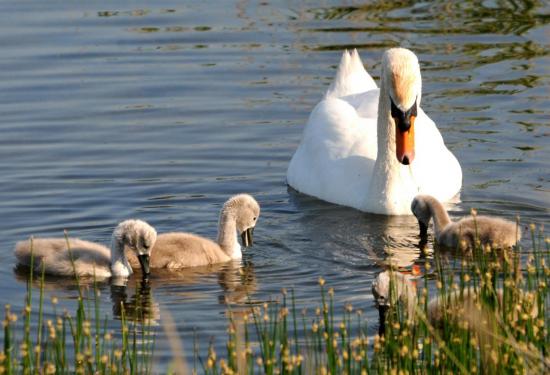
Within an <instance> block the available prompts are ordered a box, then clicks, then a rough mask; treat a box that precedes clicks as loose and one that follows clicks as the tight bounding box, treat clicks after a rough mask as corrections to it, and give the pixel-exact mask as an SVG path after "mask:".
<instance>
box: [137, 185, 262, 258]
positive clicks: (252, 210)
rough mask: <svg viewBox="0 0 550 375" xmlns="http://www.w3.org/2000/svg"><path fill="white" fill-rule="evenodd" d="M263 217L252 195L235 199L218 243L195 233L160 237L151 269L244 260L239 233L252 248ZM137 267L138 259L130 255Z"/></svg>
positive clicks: (226, 207)
mask: <svg viewBox="0 0 550 375" xmlns="http://www.w3.org/2000/svg"><path fill="white" fill-rule="evenodd" d="M259 216H260V206H259V204H258V202H256V200H255V199H254V198H253V197H252V196H250V195H248V194H239V195H235V196H233V197H231V198H229V200H228V201H227V202H225V204H224V205H223V208H222V210H221V212H220V220H219V225H218V239H217V243H216V242H214V241H211V240H209V239H207V238H204V237H200V236H197V235H195V234H191V233H184V232H174V233H164V234H160V235H159V236H158V238H157V242H156V244H155V246H154V248H153V251H152V254H151V268H169V269H178V268H187V267H197V266H205V265H209V264H214V263H221V262H227V261H229V260H232V259H240V258H242V253H241V245H240V244H239V241H238V239H237V233H239V234H240V235H241V238H242V243H243V246H249V245H252V234H253V232H254V227H255V225H256V222H257V221H258V217H259ZM127 256H128V260H129V261H130V264H131V265H132V266H133V267H137V260H136V258H135V256H134V255H132V254H131V253H127Z"/></svg>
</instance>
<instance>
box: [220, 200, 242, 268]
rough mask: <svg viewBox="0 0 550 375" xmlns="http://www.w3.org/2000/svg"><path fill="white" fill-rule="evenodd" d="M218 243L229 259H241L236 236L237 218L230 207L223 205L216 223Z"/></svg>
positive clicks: (239, 246)
mask: <svg viewBox="0 0 550 375" xmlns="http://www.w3.org/2000/svg"><path fill="white" fill-rule="evenodd" d="M218 245H220V247H221V248H222V250H223V251H224V252H225V253H226V254H227V256H228V257H230V258H231V259H241V258H242V256H243V255H242V252H241V245H240V244H239V240H238V238H237V219H236V217H235V213H234V212H233V210H232V207H230V206H229V207H228V206H227V205H225V206H224V207H223V208H222V211H221V212H220V221H219V223H218Z"/></svg>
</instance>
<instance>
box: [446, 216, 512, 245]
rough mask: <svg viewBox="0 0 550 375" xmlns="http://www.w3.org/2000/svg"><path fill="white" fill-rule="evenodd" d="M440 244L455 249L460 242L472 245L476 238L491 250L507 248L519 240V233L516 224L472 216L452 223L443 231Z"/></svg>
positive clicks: (487, 217) (492, 218) (493, 218)
mask: <svg viewBox="0 0 550 375" xmlns="http://www.w3.org/2000/svg"><path fill="white" fill-rule="evenodd" d="M440 237H441V238H440V242H441V243H442V244H443V245H445V246H451V247H455V246H456V245H457V241H458V243H460V241H465V242H466V245H467V246H469V247H471V246H473V245H474V243H475V240H476V238H477V239H479V241H480V243H481V244H483V245H490V246H491V247H492V248H495V249H498V248H509V247H512V246H514V245H515V244H516V243H517V241H519V240H520V239H521V231H520V230H519V228H518V226H517V224H516V223H513V222H511V221H508V220H504V219H500V218H497V217H489V216H476V218H475V220H474V218H473V217H472V216H469V217H465V218H463V219H461V220H459V221H457V222H456V223H452V224H450V225H448V226H447V228H445V229H444V230H443V232H442V233H441V236H440Z"/></svg>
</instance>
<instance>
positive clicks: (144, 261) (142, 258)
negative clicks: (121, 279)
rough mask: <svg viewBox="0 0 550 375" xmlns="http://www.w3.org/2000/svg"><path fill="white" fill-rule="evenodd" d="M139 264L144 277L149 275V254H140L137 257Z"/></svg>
mask: <svg viewBox="0 0 550 375" xmlns="http://www.w3.org/2000/svg"><path fill="white" fill-rule="evenodd" d="M138 259H139V264H140V265H141V270H142V272H143V275H144V276H147V275H149V273H150V272H149V271H150V270H149V254H140V255H138Z"/></svg>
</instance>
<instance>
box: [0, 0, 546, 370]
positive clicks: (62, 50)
mask: <svg viewBox="0 0 550 375" xmlns="http://www.w3.org/2000/svg"><path fill="white" fill-rule="evenodd" d="M0 10H1V12H0V14H1V15H0V18H1V22H0V44H1V45H2V57H1V58H0V72H1V73H0V75H1V79H0V114H1V121H0V134H1V136H0V146H1V147H0V172H1V175H2V184H0V194H1V197H2V199H1V200H0V210H1V212H2V217H3V218H2V220H1V222H0V223H1V224H0V231H1V233H2V235H3V241H2V244H1V246H0V269H1V270H2V272H0V283H1V285H2V291H1V294H0V296H1V297H0V302H1V303H2V304H4V303H8V302H9V303H11V304H12V305H13V306H14V309H15V310H16V311H20V310H21V309H22V306H23V296H24V293H25V283H24V280H25V274H20V273H18V272H15V271H14V265H15V264H14V258H13V255H12V250H13V245H14V243H15V242H16V241H17V240H20V239H25V238H27V237H28V236H30V235H35V236H60V235H62V230H63V229H67V230H68V231H69V233H70V234H71V235H73V236H79V237H83V238H86V239H89V240H94V241H99V242H103V243H108V242H109V239H110V234H111V232H112V229H113V227H114V226H115V225H116V223H117V222H118V221H120V220H122V219H125V218H129V217H139V218H142V219H145V220H147V221H149V222H150V223H151V224H153V225H154V226H155V227H156V228H157V230H158V231H160V232H164V231H174V230H187V231H192V232H195V233H198V234H201V235H204V236H207V237H211V238H214V237H215V236H216V229H217V216H218V212H219V209H220V207H221V205H222V204H223V202H224V201H225V200H226V198H227V197H229V196H230V195H231V194H234V193H238V192H249V193H251V194H253V195H254V196H255V197H256V198H257V199H258V201H259V202H260V204H261V206H262V215H261V218H260V222H259V225H258V227H257V229H256V232H255V239H256V243H255V244H254V247H252V248H250V249H249V250H247V251H246V253H245V256H244V260H243V262H242V263H237V264H229V265H227V264H226V265H221V266H216V267H212V268H205V269H196V270H191V271H185V272H179V273H170V274H162V275H158V274H157V275H154V276H153V279H152V280H151V283H150V285H148V286H146V287H140V286H139V285H138V286H137V288H136V282H137V281H138V280H137V279H131V280H130V282H129V286H128V288H124V287H117V286H110V285H109V284H108V283H107V284H103V285H101V291H102V297H101V299H102V309H103V310H104V311H103V313H105V314H107V315H108V316H110V317H111V316H117V314H119V308H118V307H117V306H119V304H120V301H123V302H125V304H126V305H127V307H128V308H130V309H131V308H132V306H134V305H135V304H136V299H137V297H136V294H138V295H139V294H140V293H141V294H145V295H148V296H149V295H150V296H151V297H152V302H151V303H150V306H149V309H150V314H151V317H152V319H153V320H154V321H155V322H156V323H158V324H159V327H160V326H162V324H163V323H164V322H165V321H166V317H167V316H168V314H169V316H170V317H171V319H172V320H173V321H174V322H175V324H176V326H177V331H178V333H179V335H180V337H181V338H182V342H183V345H184V348H185V349H186V350H187V351H186V354H187V356H188V359H189V360H191V359H190V358H191V357H192V342H193V334H194V332H196V334H197V336H198V337H199V338H200V339H201V340H200V341H201V342H202V343H203V345H204V346H205V345H206V344H207V342H208V340H209V339H210V338H211V337H213V338H214V342H215V344H216V345H218V346H220V347H222V345H223V342H224V335H225V326H226V317H225V315H224V311H225V304H226V303H231V304H232V306H233V309H239V308H243V307H244V306H245V303H246V301H247V298H246V295H247V291H248V293H249V294H250V297H251V299H252V301H253V302H258V301H265V300H269V299H271V298H272V297H275V296H277V295H278V293H279V291H280V289H281V288H282V287H287V288H290V287H295V288H296V296H297V298H298V299H299V300H300V301H303V304H304V305H309V306H310V307H315V306H316V305H315V304H314V303H311V301H315V300H316V299H317V295H318V286H317V278H318V277H319V276H324V277H325V278H326V279H327V282H328V283H329V285H330V286H333V287H334V288H335V290H336V299H337V302H338V303H340V302H343V301H349V302H352V303H353V304H354V306H355V307H359V308H362V309H364V311H365V315H366V317H367V319H368V320H369V322H370V323H371V324H370V326H369V327H370V328H369V330H370V332H372V333H374V332H376V330H377V318H378V314H377V311H376V310H375V309H374V307H373V301H372V297H371V294H370V283H371V280H372V278H373V277H374V276H375V275H376V273H377V272H379V271H380V266H379V264H378V260H379V259H382V258H384V257H385V256H386V254H387V253H388V252H395V253H398V254H399V255H400V256H399V259H400V260H401V263H402V264H401V265H402V266H403V267H410V266H411V265H412V264H413V263H414V262H415V259H416V258H417V256H418V254H417V243H418V237H417V232H418V229H417V226H416V223H415V221H414V220H413V218H411V217H384V216H377V215H369V214H364V213H361V212H357V211H354V210H352V209H348V208H343V207H339V206H335V205H330V204H326V203H323V202H320V201H317V200H315V199H312V198H309V197H306V196H303V195H300V194H297V193H295V192H293V191H292V190H290V189H288V188H287V186H286V184H285V172H286V167H287V164H288V161H289V160H290V157H291V156H292V153H293V152H294V150H295V148H296V146H297V144H298V142H299V140H300V137H301V132H302V130H303V126H304V124H305V122H306V120H307V116H308V114H309V111H310V110H311V109H312V108H313V106H314V105H315V104H316V102H317V101H318V100H319V99H320V98H321V97H322V95H323V93H324V91H325V90H326V89H327V87H328V85H329V83H330V82H331V79H332V77H333V75H334V74H335V68H336V65H337V63H338V61H339V58H340V55H341V53H342V51H343V49H345V48H358V49H359V52H360V54H361V56H362V58H363V62H364V64H365V66H366V68H367V69H368V71H369V72H371V74H372V75H373V76H375V78H377V77H378V74H379V69H380V57H381V55H382V53H383V51H384V50H385V49H386V48H388V47H392V46H398V45H401V46H404V47H408V48H411V49H412V50H413V51H414V52H415V53H417V55H418V56H419V59H420V61H421V65H422V74H423V93H424V94H423V101H422V105H423V108H424V110H425V111H426V112H427V113H428V114H429V115H430V116H431V117H432V119H434V120H435V122H436V123H437V124H438V126H439V129H440V130H441V133H442V134H443V137H444V139H445V142H446V144H447V145H448V147H449V148H450V149H451V150H452V151H453V152H454V153H455V155H456V156H457V158H458V160H459V161H460V163H461V164H462V167H463V173H464V181H463V189H462V192H461V200H462V202H461V203H460V204H458V205H456V206H454V207H453V208H452V212H451V213H452V215H453V216H454V217H457V216H460V215H461V214H464V213H466V212H468V211H469V208H470V207H477V208H478V209H479V211H481V212H483V213H490V214H495V215H499V216H505V217H510V218H513V217H514V216H515V215H517V214H519V215H520V216H521V218H522V221H523V222H524V223H529V222H536V223H544V222H548V214H549V212H550V168H549V166H550V161H549V160H550V145H549V140H550V127H549V126H548V125H549V123H550V110H549V108H550V90H549V88H550V68H549V66H550V57H549V55H550V26H549V24H550V7H549V6H548V3H547V2H544V1H484V2H479V1H475V2H474V1H464V2H439V1H436V2H419V3H414V2H408V1H399V2H394V1H387V2H386V1H374V2H367V3H366V4H361V3H359V2H353V1H348V2H337V1H322V2H319V1H276V0H274V1H270V0H268V1H263V2H257V1H235V2H230V1H224V2H219V1H200V2H193V1H189V2H167V1H155V2H151V3H149V4H147V3H142V2H139V1H138V2H136V1H131V2H125V1H116V2H82V3H81V4H76V3H75V2H67V1H48V2H41V1H34V2H32V1H29V2H3V3H2V4H0ZM524 244H526V245H528V241H526V242H524ZM417 262H420V261H417ZM47 290H48V295H56V296H58V297H59V298H60V299H61V301H62V303H67V304H68V305H70V300H72V299H74V298H75V297H76V295H77V293H76V291H75V289H74V285H73V283H72V282H71V281H68V280H62V281H59V280H56V279H48V283H47ZM308 302H310V303H309V304H308ZM48 309H49V307H48ZM47 313H48V314H50V313H51V310H48V311H47ZM110 324H112V326H113V327H116V326H117V324H118V323H116V320H112V321H111V323H110ZM158 332H159V338H158V339H157V347H156V350H157V357H156V361H157V363H158V364H159V366H166V365H167V363H168V361H169V359H170V357H171V352H170V349H169V346H168V344H167V342H166V340H165V338H164V337H165V336H164V333H163V331H162V329H160V328H159V331H158Z"/></svg>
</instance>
